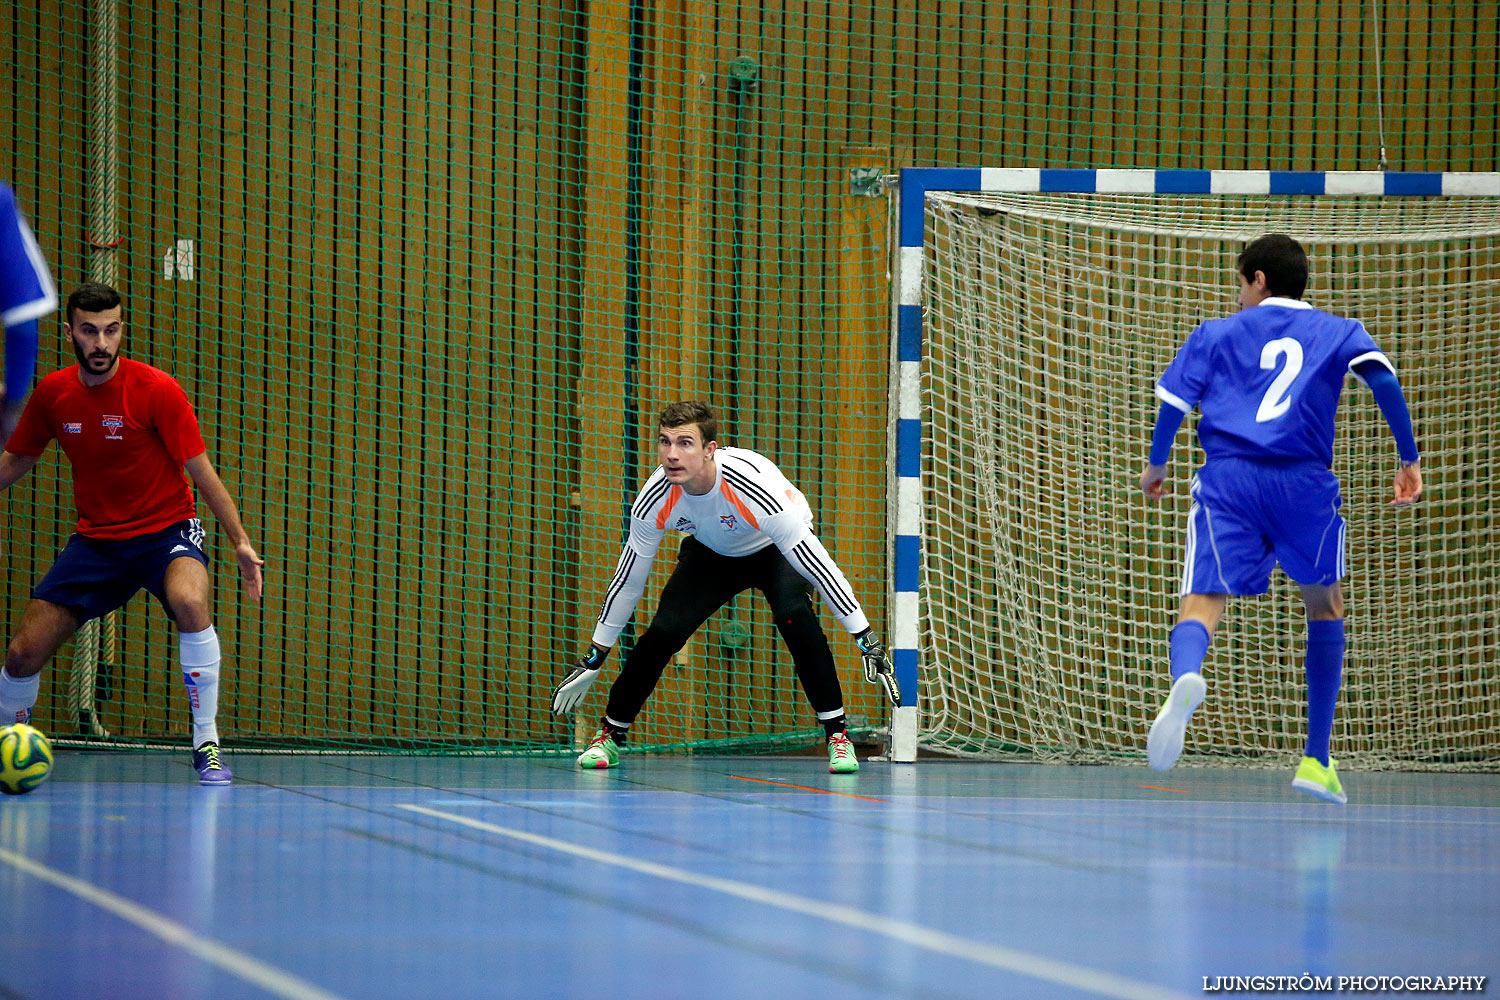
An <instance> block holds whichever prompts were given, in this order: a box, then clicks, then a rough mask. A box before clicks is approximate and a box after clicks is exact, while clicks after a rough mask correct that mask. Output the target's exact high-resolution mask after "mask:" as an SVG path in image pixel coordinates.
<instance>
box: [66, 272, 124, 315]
mask: <svg viewBox="0 0 1500 1000" xmlns="http://www.w3.org/2000/svg"><path fill="white" fill-rule="evenodd" d="M119 304H120V293H119V292H117V291H115V290H114V289H113V288H111V287H109V286H108V285H106V284H104V283H103V282H99V281H85V282H84V283H83V284H81V285H79V286H78V287H77V288H75V289H74V290H73V294H72V295H69V296H68V325H69V326H71V325H72V324H73V313H74V312H76V311H77V310H79V309H82V310H83V311H84V312H91V313H96V312H104V310H106V309H113V308H114V307H115V306H117V305H119Z"/></svg>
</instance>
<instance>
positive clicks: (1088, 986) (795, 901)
mask: <svg viewBox="0 0 1500 1000" xmlns="http://www.w3.org/2000/svg"><path fill="white" fill-rule="evenodd" d="M396 806H397V808H399V809H405V810H408V811H409V812H414V813H420V814H421V815H423V816H430V817H432V818H434V819H441V820H447V821H448V822H450V823H457V824H458V825H460V826H467V827H469V828H470V829H474V830H482V831H484V832H485V833H493V834H498V835H499V836H502V837H509V838H510V839H512V840H519V841H521V842H522V843H526V844H532V845H535V846H537V847H545V848H548V849H550V850H554V851H558V852H560V853H563V854H571V855H573V856H574V857H578V858H584V859H586V860H588V861H597V862H599V863H600V864H605V865H612V866H614V867H616V868H625V869H628V870H629V871H634V872H639V873H640V874H642V875H650V876H653V877H655V878H660V879H666V880H667V881H669V882H678V883H680V884H682V885H691V886H695V887H697V888H700V889H707V890H709V891H711V892H718V893H722V894H724V895H726V896H734V897H736V898H738V899H744V900H748V901H750V902H752V903H762V904H764V905H766V906H772V907H776V908H777V909H781V910H787V911H789V912H792V913H802V914H806V915H807V916H810V917H814V918H816V919H818V920H821V921H824V922H832V923H837V924H843V925H844V926H845V927H852V928H854V929H855V930H861V931H869V932H870V933H872V934H879V935H881V936H883V937H887V938H891V939H892V940H896V941H901V942H904V943H906V944H910V945H914V946H916V947H918V948H925V949H926V950H928V951H934V952H938V953H940V954H943V955H952V956H954V957H957V958H963V959H967V960H969V961H971V962H978V963H980V964H982V965H989V966H993V967H994V968H997V969H1005V970H1006V971H1009V972H1017V973H1020V974H1021V975H1023V976H1030V977H1032V978H1033V979H1042V980H1046V981H1047V982H1052V983H1058V984H1060V985H1062V986H1068V987H1072V988H1074V989H1081V990H1087V991H1089V992H1090V993H1097V994H1100V995H1101V996H1107V997H1118V998H1120V1000H1163V998H1169V997H1170V998H1176V997H1181V996H1182V994H1179V993H1174V992H1172V991H1171V990H1167V989H1163V988H1162V987H1159V986H1153V985H1152V984H1150V983H1144V982H1139V981H1137V980H1134V979H1130V978H1128V977H1126V976H1118V975H1115V974H1114V973H1110V972H1101V971H1099V970H1097V969H1090V968H1087V967H1086V966H1082V965H1074V964H1072V963H1071V962H1062V961H1058V960H1056V959H1051V958H1045V957H1043V956H1041V955H1033V954H1031V953H1030V952H1025V951H1021V950H1019V949H1016V948H1007V947H1005V946H1004V945H998V944H989V943H987V942H984V941H973V940H970V939H969V938H964V937H959V936H958V935H956V934H949V933H947V932H946V931H939V930H934V929H933V928H930V927H923V926H922V925H921V924H914V923H911V922H909V921H906V920H897V919H895V918H894V917H885V916H881V915H879V914H874V913H867V912H865V911H864V910H860V909H856V908H855V907H852V906H841V905H839V904H837V903H830V902H827V901H826V900H822V899H811V898H809V897H807V896H798V895H796V894H794V893H790V892H782V891H781V890H779V889H768V888H765V887H763V886H758V885H753V884H751V883H749V882H741V881H738V880H737V879H732V878H723V877H721V876H717V875H703V874H700V873H698V872H693V871H688V870H687V869H685V868H675V867H673V866H671V865H663V864H658V863H657V862H654V861H642V860H640V859H639V858H630V857H626V856H625V855H623V854H615V853H614V852H612V851H602V850H599V849H598V848H596V847H588V846H586V845H583V844H574V843H571V842H569V841H566V840H557V839H555V838H553V837H544V836H542V835H541V834H536V833H528V832H527V831H525V830H516V829H513V828H511V827H507V826H500V825H498V824H496V823H487V822H485V821H484V820H482V819H474V818H473V817H472V816H459V815H456V814H454V813H445V812H441V811H440V810H437V809H429V808H427V807H426V806H419V805H414V804H411V803H405V802H401V803H396Z"/></svg>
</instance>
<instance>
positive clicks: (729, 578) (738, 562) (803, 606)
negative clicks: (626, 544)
mask: <svg viewBox="0 0 1500 1000" xmlns="http://www.w3.org/2000/svg"><path fill="white" fill-rule="evenodd" d="M751 587H754V588H756V589H757V590H759V591H761V592H762V593H763V594H765V595H766V600H767V601H768V602H770V605H771V613H772V614H773V615H774V616H775V618H776V628H777V629H778V630H780V632H781V638H782V639H783V640H785V642H786V647H787V649H789V650H790V651H791V653H792V663H793V664H795V665H796V668H797V680H799V681H800V682H801V683H802V690H803V691H804V692H805V693H806V694H807V700H808V701H809V702H811V703H812V707H813V711H815V712H819V713H823V712H833V711H837V710H839V709H841V708H843V707H844V692H843V689H842V688H840V687H839V676H838V671H837V670H835V669H834V665H833V651H832V650H831V649H829V648H828V637H827V636H826V635H824V634H823V627H822V626H821V625H819V624H818V612H817V608H816V606H815V605H814V604H813V598H814V590H813V586H812V584H810V583H808V582H807V580H806V579H804V578H803V577H802V575H801V574H800V573H798V572H797V571H796V570H794V569H792V564H791V563H789V562H787V561H786V557H785V556H783V555H782V554H781V552H780V550H778V549H777V548H776V546H774V545H767V546H766V547H765V548H763V549H761V550H760V551H759V552H753V553H751V554H750V555H748V556H724V555H720V554H719V553H717V552H715V551H714V550H713V549H710V548H709V547H708V546H707V545H704V544H703V543H702V542H700V541H698V540H697V539H696V538H693V537H692V536H691V535H689V536H688V537H687V538H686V539H684V540H683V543H682V548H681V549H679V550H678V552H677V568H676V569H674V570H672V576H671V577H670V578H669V579H668V580H667V585H666V587H665V588H664V589H663V590H662V592H661V602H660V603H659V604H658V605H657V609H656V617H654V618H652V619H651V625H650V626H649V627H648V628H647V629H646V631H645V632H644V633H642V635H641V637H640V639H639V640H637V642H636V644H635V646H634V647H633V648H632V649H631V650H630V653H629V654H628V655H627V656H626V657H625V665H624V666H623V667H622V668H621V669H620V676H619V677H617V678H616V679H615V683H614V686H612V687H611V688H610V689H609V704H608V706H607V707H606V708H605V714H606V715H607V716H608V717H609V718H610V719H611V720H613V721H614V722H617V723H620V724H621V725H626V724H629V723H631V722H634V721H635V717H636V714H637V713H639V712H640V710H641V706H642V705H644V704H646V699H647V698H649V697H651V692H652V691H654V690H655V689H656V682H657V681H659V680H661V672H662V670H663V669H665V668H666V665H667V663H668V661H670V660H671V659H672V657H673V656H675V655H677V651H678V650H680V649H681V648H682V647H683V644H684V643H686V642H687V641H688V638H689V637H690V636H691V635H692V634H693V633H694V632H696V631H698V628H699V627H700V626H701V625H702V624H703V623H704V622H705V621H707V620H708V616H709V615H711V614H713V613H714V612H715V611H718V610H719V609H720V608H722V607H723V606H724V605H726V604H728V603H729V602H730V600H731V599H733V597H734V596H735V595H736V594H738V593H740V592H742V591H745V590H749V589H750V588H751Z"/></svg>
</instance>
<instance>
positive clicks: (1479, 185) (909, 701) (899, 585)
mask: <svg viewBox="0 0 1500 1000" xmlns="http://www.w3.org/2000/svg"><path fill="white" fill-rule="evenodd" d="M931 191H952V192H955V193H958V192H968V193H974V192H981V193H1000V192H1005V193H1035V194H1179V195H1180V194H1189V195H1192V194H1196V195H1239V194H1269V195H1335V196H1337V195H1386V196H1411V197H1432V196H1464V195H1473V196H1488V197H1500V173H1484V172H1453V173H1399V172H1391V171H1374V170H1369V171H1367V170H1330V171H1299V170H1151V169H1121V170H1091V169H1056V170H1049V169H1045V168H1028V167H993V168H978V169H974V168H967V169H965V168H943V167H909V168H906V169H903V170H902V171H901V172H900V174H899V184H898V187H897V203H898V204H897V226H898V228H899V230H900V237H901V243H900V248H901V249H900V261H899V266H898V267H897V268H895V269H894V270H895V288H894V290H893V291H894V297H895V301H896V309H895V318H894V324H895V330H894V331H893V333H894V336H895V340H896V365H897V372H896V381H897V391H896V434H895V456H894V463H893V464H894V466H895V471H896V501H895V532H894V567H893V568H894V575H895V600H894V603H893V606H892V626H891V632H892V635H891V657H892V659H893V661H894V663H895V667H896V680H897V682H898V683H899V684H900V685H901V702H902V707H900V708H897V709H895V710H894V711H893V713H892V717H891V759H892V760H895V761H907V762H909V761H914V760H916V758H917V731H918V716H917V704H918V699H919V698H920V696H921V692H920V690H919V688H918V685H917V648H918V647H917V639H918V626H919V622H920V620H921V606H920V604H919V601H918V596H917V585H918V582H919V578H920V574H921V556H922V514H923V511H922V483H921V474H922V394H921V369H922V270H923V261H924V260H925V257H924V253H925V248H924V240H925V236H926V225H925V210H926V201H927V194H928V192H931ZM1149 430H1150V429H1149V428H1143V429H1142V438H1141V441H1142V445H1141V447H1142V449H1143V453H1144V448H1145V444H1146V435H1147V433H1148V432H1149Z"/></svg>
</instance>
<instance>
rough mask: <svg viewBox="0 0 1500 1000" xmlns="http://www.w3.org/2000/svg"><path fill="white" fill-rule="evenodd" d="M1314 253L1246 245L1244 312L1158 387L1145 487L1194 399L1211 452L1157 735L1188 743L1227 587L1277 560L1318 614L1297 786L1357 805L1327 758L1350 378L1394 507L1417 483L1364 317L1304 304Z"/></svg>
mask: <svg viewBox="0 0 1500 1000" xmlns="http://www.w3.org/2000/svg"><path fill="white" fill-rule="evenodd" d="M1307 271H1308V268H1307V254H1306V252H1305V251H1304V250H1303V248H1302V246H1301V244H1299V243H1298V242H1297V241H1296V240H1294V239H1292V238H1291V237H1290V236H1286V235H1282V234H1279V233H1276V234H1271V235H1268V236H1262V237H1260V238H1259V239H1257V240H1255V241H1254V242H1252V243H1251V244H1250V245H1249V246H1247V247H1246V248H1245V249H1244V250H1243V251H1242V252H1241V253H1240V255H1239V260H1238V273H1239V283H1240V294H1239V304H1240V306H1241V311H1240V312H1238V313H1236V314H1235V315H1233V316H1229V317H1226V318H1224V319H1214V320H1209V321H1208V322H1206V323H1204V324H1202V325H1201V326H1199V327H1198V328H1197V329H1196V330H1194V331H1193V332H1192V334H1191V335H1190V336H1189V337H1188V339H1187V342H1186V343H1184V344H1183V345H1182V347H1181V348H1180V349H1179V350H1178V352H1177V356H1176V357H1175V358H1173V360H1172V363H1171V364H1170V365H1169V366H1168V367H1167V370H1166V373H1165V374H1163V375H1162V377H1161V380H1160V381H1159V382H1158V383H1157V385H1156V396H1157V398H1158V399H1160V400H1161V410H1160V412H1159V413H1158V415H1157V419H1156V429H1155V431H1154V433H1153V434H1152V438H1151V456H1150V464H1148V465H1147V466H1146V470H1145V471H1144V472H1143V473H1141V480H1140V483H1141V491H1142V492H1144V493H1145V494H1146V496H1148V497H1150V498H1151V499H1153V500H1157V499H1160V498H1161V496H1162V495H1163V492H1164V490H1163V483H1164V482H1165V481H1166V477H1167V459H1168V457H1169V456H1170V455H1171V451H1172V441H1173V439H1174V438H1175V437H1176V435H1177V430H1178V428H1179V427H1180V426H1181V425H1182V420H1183V417H1184V416H1186V415H1187V414H1188V413H1190V412H1192V410H1193V408H1194V407H1195V406H1196V407H1198V408H1199V410H1200V416H1199V419H1198V441H1199V443H1200V444H1201V445H1202V446H1203V451H1204V455H1205V457H1206V461H1205V463H1204V465H1203V467H1202V468H1201V469H1199V470H1198V474H1197V475H1196V476H1194V477H1193V483H1192V488H1191V491H1190V492H1191V494H1192V499H1193V505H1192V509H1191V510H1190V511H1189V513H1188V526H1187V552H1186V555H1185V557H1184V559H1183V570H1182V588H1181V591H1180V595H1181V598H1182V603H1181V606H1180V609H1179V613H1178V619H1177V625H1176V627H1174V628H1173V629H1172V632H1171V637H1170V643H1171V662H1172V690H1171V693H1170V694H1169V695H1168V696H1167V700H1166V703H1165V704H1164V705H1163V706H1162V708H1161V711H1160V712H1158V713H1157V716H1156V720H1155V722H1153V723H1152V724H1151V732H1150V735H1149V737H1148V738H1147V742H1146V750H1147V756H1148V758H1149V759H1150V762H1151V766H1152V767H1154V768H1156V769H1157V770H1161V771H1164V770H1166V769H1167V768H1170V767H1171V766H1172V765H1173V764H1175V763H1176V762H1177V758H1178V756H1179V755H1180V754H1181V753H1182V745H1183V740H1184V737H1185V735H1186V731H1187V724H1188V720H1189V719H1190V718H1191V717H1192V714H1193V710H1194V709H1196V708H1197V707H1198V706H1199V705H1200V704H1201V703H1202V702H1203V698H1204V695H1205V694H1206V693H1207V684H1206V682H1205V681H1204V679H1203V675H1202V673H1201V672H1200V668H1201V667H1202V664H1203V659H1204V656H1205V655H1206V654H1207V652H1208V646H1209V642H1210V641H1211V639H1212V637H1213V632H1214V629H1215V628H1216V627H1217V626H1218V624H1219V620H1220V618H1221V617H1222V616H1223V614H1224V608H1225V606H1226V604H1227V603H1228V598H1229V596H1230V595H1235V596H1246V595H1254V594H1264V593H1265V592H1266V590H1267V588H1268V587H1269V584H1270V579H1271V571H1272V569H1274V568H1275V566H1276V564H1277V563H1278V562H1280V564H1281V567H1282V569H1283V570H1285V571H1286V574H1287V576H1289V577H1291V578H1292V580H1293V581H1295V582H1296V583H1297V585H1298V588H1299V589H1300V590H1301V592H1302V601H1303V604H1304V605H1305V606H1306V608H1307V619H1308V620H1307V653H1306V659H1305V667H1306V672H1307V746H1306V748H1305V750H1304V752H1303V757H1302V760H1301V763H1300V764H1299V765H1298V767H1297V773H1296V777H1295V778H1294V779H1293V781H1292V784H1293V786H1294V787H1296V788H1298V789H1300V790H1301V791H1304V792H1308V793H1309V794H1312V795H1314V796H1317V797H1318V798H1320V799H1324V800H1326V801H1329V802H1337V803H1343V802H1345V801H1347V796H1346V795H1345V794H1344V790H1343V787H1342V786H1341V784H1340V783H1339V778H1338V772H1337V770H1336V763H1337V762H1336V761H1334V760H1333V759H1332V758H1330V757H1329V755H1328V743H1329V737H1330V735H1331V734H1332V731H1333V714H1334V707H1335V705H1336V704H1337V702H1338V693H1339V685H1340V682H1341V679H1342V675H1343V667H1344V597H1343V593H1342V591H1341V590H1340V588H1339V581H1340V580H1341V579H1342V578H1343V576H1344V574H1345V572H1346V564H1345V558H1344V519H1343V517H1342V516H1340V514H1339V507H1340V505H1341V504H1342V502H1343V501H1342V498H1341V497H1340V495H1339V482H1338V479H1337V477H1335V476H1334V474H1333V472H1332V468H1331V467H1332V465H1333V436H1334V424H1333V421H1334V415H1335V413H1336V412H1337V411H1338V404H1339V394H1340V393H1341V392H1342V391H1343V388H1344V379H1345V376H1346V374H1347V373H1350V372H1352V373H1353V374H1354V376H1355V377H1356V378H1358V379H1359V380H1360V381H1361V382H1363V383H1364V384H1365V385H1367V386H1368V387H1369V388H1370V391H1371V393H1373V394H1374V396H1375V401H1376V403H1377V404H1378V405H1379V406H1380V412H1381V413H1382V414H1383V415H1384V416H1385V419H1386V423H1387V424H1389V426H1390V429H1391V434H1392V435H1393V436H1394V437H1395V439H1396V449H1397V454H1398V455H1399V457H1400V466H1399V467H1398V468H1397V470H1396V474H1395V481H1394V485H1393V488H1392V500H1391V503H1392V504H1393V505H1401V504H1408V503H1411V502H1412V501H1414V500H1416V499H1417V497H1418V496H1419V495H1420V494H1421V492H1422V473H1421V466H1420V463H1419V455H1418V453H1417V443H1416V438H1415V437H1414V435H1413V433H1412V425H1411V415H1410V414H1409V412H1408V411H1407V407H1406V398H1405V395H1404V394H1403V393H1402V391H1401V383H1400V381H1398V380H1397V378H1396V371H1395V368H1394V367H1393V366H1392V365H1391V363H1390V361H1389V360H1388V359H1387V358H1386V356H1385V354H1384V353H1382V352H1381V350H1380V348H1379V347H1377V346H1376V345H1375V341H1374V340H1373V339H1371V337H1370V334H1369V333H1368V332H1367V331H1366V330H1365V328H1364V326H1363V325H1361V324H1360V323H1359V322H1358V321H1357V320H1352V319H1344V318H1342V317H1339V316H1334V315H1331V314H1329V313H1325V312H1322V311H1320V310H1318V309H1315V308H1313V307H1312V306H1310V305H1308V304H1307V303H1306V302H1303V301H1302V293H1303V291H1304V290H1305V289H1306V287H1307Z"/></svg>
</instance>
